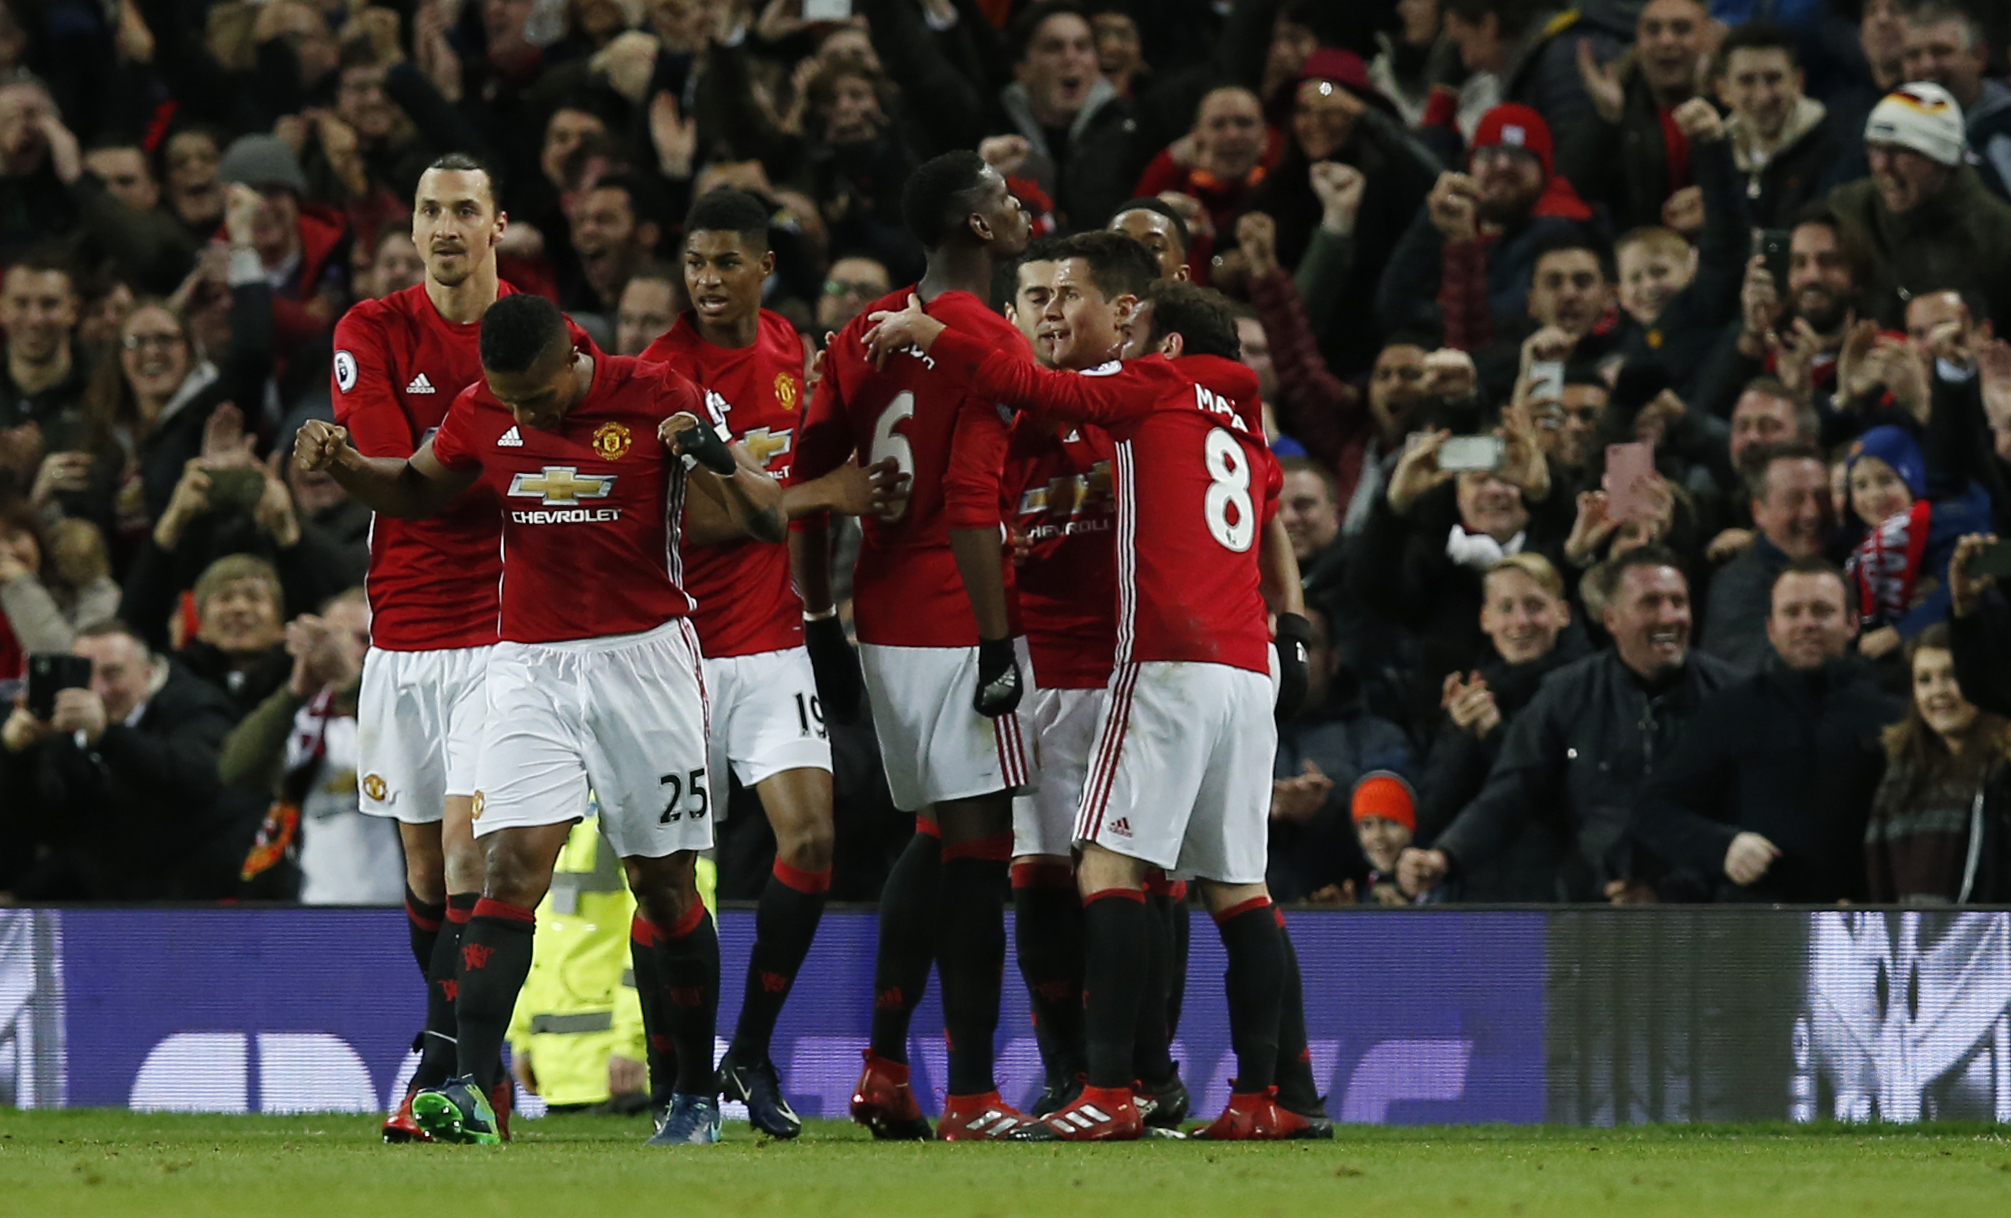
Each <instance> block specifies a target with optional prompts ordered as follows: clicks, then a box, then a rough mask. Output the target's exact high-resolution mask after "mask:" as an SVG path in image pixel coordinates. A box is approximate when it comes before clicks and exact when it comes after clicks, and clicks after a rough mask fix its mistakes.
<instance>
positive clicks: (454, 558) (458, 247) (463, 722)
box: [332, 153, 516, 1142]
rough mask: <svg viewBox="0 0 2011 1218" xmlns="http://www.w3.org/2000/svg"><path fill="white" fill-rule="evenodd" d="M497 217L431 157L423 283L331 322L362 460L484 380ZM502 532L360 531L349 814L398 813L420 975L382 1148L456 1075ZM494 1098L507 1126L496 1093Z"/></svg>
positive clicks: (383, 524)
mask: <svg viewBox="0 0 2011 1218" xmlns="http://www.w3.org/2000/svg"><path fill="white" fill-rule="evenodd" d="M507 223H508V217H507V216H506V215H505V214H504V213H503V212H502V211H500V210H498V209H497V207H496V195H495V181H494V179H493V178H491V176H490V174H489V171H488V170H487V169H486V168H485V167H484V166H483V165H482V164H481V162H479V161H476V160H475V159H474V158H472V157H469V156H466V155H464V154H460V153H453V154H450V155H447V156H443V157H441V158H440V159H439V160H436V161H434V162H433V164H432V165H431V166H429V167H428V168H427V170H426V172H425V173H423V174H421V175H420V178H419V188H418V192H417V195H416V197H415V199H414V200H413V208H412V242H413V244H414V245H416V246H418V247H419V253H420V256H421V257H422V258H424V259H425V262H426V278H425V280H424V281H423V282H421V283H418V284H415V285H414V286H412V287H409V288H406V289H404V290H403V291H399V292H394V293H392V294H391V295H389V296H386V297H384V298H382V299H381V300H366V301H363V302H361V303H360V304H358V305H357V306H356V307H355V308H353V309H351V310H349V312H348V313H347V314H345V315H344V316H343V318H342V320H341V321H340V322H338V323H337V324H336V327H335V360H334V373H333V381H334V393H333V395H332V396H333V398H334V404H335V419H336V422H337V423H339V424H341V425H342V426H343V427H345V428H347V429H348V432H349V435H350V436H351V438H352V442H353V443H354V444H355V445H356V448H357V450H358V451H359V452H361V453H363V454H364V455H365V456H369V457H384V458H400V459H402V458H405V457H409V456H411V455H412V454H413V453H414V452H416V451H417V450H418V449H419V447H420V446H421V445H422V444H424V443H425V441H426V438H427V437H428V436H430V435H431V434H432V433H433V431H434V429H436V428H437V427H439V426H440V422H441V420H442V419H444V418H445V417H446V415H447V407H448V406H449V405H450V404H451V403H452V402H453V401H454V399H455V398H456V397H457V396H459V395H460V393H461V391H462V390H463V389H466V388H467V387H468V386H470V385H472V384H475V383H476V382H477V381H479V380H481V371H482V366H481V359H480V355H479V352H478V346H479V341H480V332H481V323H482V316H483V314H485V313H486V312H488V310H489V307H490V306H491V305H493V304H494V303H495V302H496V301H497V300H498V299H499V298H502V297H507V296H509V295H511V294H512V293H514V292H515V291H516V289H514V288H512V287H511V286H510V285H509V284H507V283H503V282H502V281H500V280H499V279H498V278H497V277H496V245H497V243H498V242H499V241H501V240H502V236H503V228H504V226H505V225H506V224H507ZM500 544H501V523H500V521H499V520H498V518H497V515H496V505H495V500H494V497H493V496H491V495H489V494H488V493H487V492H486V491H473V492H470V493H469V494H467V495H465V496H462V497H461V498H459V499H457V500H455V501H454V502H453V503H452V504H451V505H450V506H449V507H448V508H447V509H446V510H444V511H442V512H440V513H439V514H438V515H435V516H432V517H429V518H427V519H424V520H401V519H397V518H395V517H390V516H378V517H377V518H376V519H375V520H373V521H372V522H371V526H370V573H369V576H368V579H367V582H366V585H365V586H366V588H367V590H368V592H369V595H370V652H369V654H368V655H367V656H366V657H365V658H364V662H363V685H362V689H361V691H360V693H359V694H358V699H357V714H356V719H357V723H358V724H359V739H358V748H359V758H358V766H357V768H358V770H359V771H360V772H361V774H362V777H361V779H360V781H359V782H358V784H357V785H358V787H359V789H360V794H361V800H360V803H361V806H362V810H363V811H364V812H366V813H369V814H371V815H374V816H389V817H393V818H395V819H396V820H397V821H398V835H399V839H400V842H401V844H402V845H403V846H404V848H405V915H406V919H407V922H408V924H409V929H410V933H411V940H412V954H413V955H414V957H416V958H417V960H418V962H419V969H420V972H421V973H422V974H423V975H424V976H425V978H426V982H427V984H426V1030H425V1032H424V1034H423V1036H422V1038H421V1044H420V1060H419V1066H418V1069H417V1071H416V1072H415V1073H414V1074H413V1077H412V1087H411V1090H408V1091H407V1093H406V1096H405V1099H404V1100H403V1101H401V1102H400V1104H399V1106H398V1109H397V1111H396V1112H394V1113H393V1114H392V1116H391V1117H390V1119H388V1120H387V1121H385V1123H384V1140H385V1141H387V1142H404V1141H409V1140H412V1139H413V1138H415V1137H421V1136H423V1135H422V1134H421V1133H420V1131H419V1128H418V1127H417V1126H416V1125H414V1124H413V1123H412V1117H411V1111H410V1101H411V1092H412V1091H416V1090H418V1089H420V1088H423V1087H435V1086H438V1085H439V1084H441V1083H443V1082H445V1081H446V1080H447V1078H448V1076H449V1075H451V1074H453V1073H454V1069H453V1067H454V1042H455V1035H456V1033H455V1025H454V995H455V981H456V972H457V963H458V961H459V960H460V944H461V932H462V930H463V928H464V927H465V926H466V925H467V921H468V917H469V915H470V913H471V912H472V911H473V909H474V907H475V901H476V898H477V895H478V894H479V893H480V891H481V885H482V856H481V854H480V852H479V851H477V850H476V848H475V838H474V834H473V832H472V831H471V829H470V825H469V818H468V813H469V807H470V804H471V802H472V799H473V796H474V793H475V760H476V756H477V754H478V752H479V750H480V744H481V726H482V716H483V707H484V700H483V692H482V691H483V676H484V673H485V672H486V670H487V664H488V655H489V649H490V647H491V646H493V645H494V644H495V642H496V615H497V596H496V591H495V590H496V587H497V583H498V580H499V579H500V578H501V576H502V556H501V553H500V549H499V547H500ZM493 1098H494V1102H495V1104H496V1108H497V1112H498V1117H499V1121H500V1124H501V1127H502V1128H503V1130H504V1131H505V1132H507V1130H508V1118H509V1098H510V1090H509V1087H508V1086H507V1085H503V1086H499V1087H498V1089H497V1091H496V1094H495V1096H494V1097H493Z"/></svg>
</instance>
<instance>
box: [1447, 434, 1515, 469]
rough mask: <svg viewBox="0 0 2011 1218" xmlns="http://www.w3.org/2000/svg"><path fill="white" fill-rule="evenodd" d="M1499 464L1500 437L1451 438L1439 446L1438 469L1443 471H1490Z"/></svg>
mask: <svg viewBox="0 0 2011 1218" xmlns="http://www.w3.org/2000/svg"><path fill="white" fill-rule="evenodd" d="M1500 464H1501V437H1500V436H1451V437H1448V438H1447V440H1446V442H1445V443H1444V444H1441V445H1439V449H1438V467H1439V468H1440V469H1443V470H1451V471H1453V472H1455V473H1457V472H1463V471H1465V470H1470V469H1489V470H1491V469H1494V468H1496V467H1498V466H1499V465H1500Z"/></svg>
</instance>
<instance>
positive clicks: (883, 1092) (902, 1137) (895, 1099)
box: [852, 1049, 930, 1142]
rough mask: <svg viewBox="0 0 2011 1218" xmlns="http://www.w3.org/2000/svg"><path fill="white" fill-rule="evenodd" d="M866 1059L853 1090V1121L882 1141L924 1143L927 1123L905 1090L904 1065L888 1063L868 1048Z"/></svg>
mask: <svg viewBox="0 0 2011 1218" xmlns="http://www.w3.org/2000/svg"><path fill="white" fill-rule="evenodd" d="M865 1057H866V1068H865V1069H863V1070H861V1071H860V1072H859V1081H858V1082H857V1083H856V1084H854V1085H853V1087H852V1119H853V1120H854V1121H856V1122H858V1123H859V1124H861V1125H864V1126H865V1127H866V1128H867V1129H870V1130H872V1131H873V1136H874V1137H875V1138H877V1139H880V1140H883V1141H903V1142H918V1141H923V1140H926V1139H927V1138H928V1137H929V1136H930V1133H929V1122H928V1120H927V1118H925V1117H923V1116H922V1106H921V1105H920V1104H917V1103H916V1102H915V1093H914V1092H913V1091H910V1090H909V1089H908V1066H907V1063H905V1062H895V1061H888V1060H887V1059H886V1058H884V1057H881V1056H880V1055H879V1054H877V1053H875V1052H873V1051H872V1050H871V1049H867V1050H866V1051H865Z"/></svg>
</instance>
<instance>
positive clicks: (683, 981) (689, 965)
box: [656, 900, 719, 1095]
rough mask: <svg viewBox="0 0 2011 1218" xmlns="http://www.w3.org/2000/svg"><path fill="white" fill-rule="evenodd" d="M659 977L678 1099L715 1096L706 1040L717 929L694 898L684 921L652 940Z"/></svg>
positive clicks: (715, 1003)
mask: <svg viewBox="0 0 2011 1218" xmlns="http://www.w3.org/2000/svg"><path fill="white" fill-rule="evenodd" d="M656 956H657V968H658V969H659V970H660V971H661V973H662V976H663V990H662V993H663V1002H662V1004H661V1007H660V1009H661V1010H662V1012H663V1016H664V1021H665V1023H666V1024H667V1025H668V1030H669V1032H670V1039H671V1042H672V1043H673V1044H674V1045H676V1047H677V1083H676V1090H677V1092H678V1094H680V1095H717V1094H719V1083H718V1077H719V1076H718V1075H717V1074H716V1073H714V1070H713V1062H712V1036H713V1032H714V1030H715V1028H716V1027H717V1025H718V1022H719V928H718V927H717V926H716V925H714V924H713V921H712V912H711V911H710V910H708V909H706V908H705V904H704V902H702V901H697V900H694V901H693V902H692V903H691V911H690V912H688V913H686V914H685V916H684V920H683V921H681V922H679V923H678V924H677V925H676V926H673V927H671V928H670V929H669V930H666V931H663V932H662V933H661V934H660V935H658V937H657V942H656Z"/></svg>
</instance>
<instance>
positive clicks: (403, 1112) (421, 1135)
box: [384, 1087, 433, 1143]
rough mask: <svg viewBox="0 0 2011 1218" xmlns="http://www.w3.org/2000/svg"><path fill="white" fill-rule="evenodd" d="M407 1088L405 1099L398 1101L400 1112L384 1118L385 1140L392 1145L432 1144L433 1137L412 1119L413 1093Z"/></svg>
mask: <svg viewBox="0 0 2011 1218" xmlns="http://www.w3.org/2000/svg"><path fill="white" fill-rule="evenodd" d="M414 1090H415V1089H414V1088H411V1087H407V1088H405V1098H404V1099H402V1100H399V1101H398V1110H397V1111H396V1112H393V1113H392V1114H391V1115H390V1116H388V1117H385V1118H384V1140H385V1141H386V1142H391V1143H402V1142H430V1141H432V1140H433V1135H431V1134H429V1133H427V1132H426V1131H425V1130H423V1129H421V1128H419V1122H417V1121H415V1120H413V1119H412V1092H413V1091H414Z"/></svg>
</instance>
